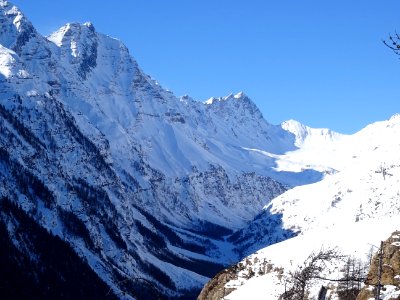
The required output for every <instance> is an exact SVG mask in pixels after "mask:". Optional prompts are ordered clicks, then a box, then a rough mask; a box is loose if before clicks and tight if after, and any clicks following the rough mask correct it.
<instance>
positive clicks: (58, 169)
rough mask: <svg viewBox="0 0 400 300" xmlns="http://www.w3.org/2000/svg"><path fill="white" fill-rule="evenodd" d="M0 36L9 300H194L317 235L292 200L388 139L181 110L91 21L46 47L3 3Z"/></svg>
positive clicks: (219, 102) (213, 102) (196, 107)
mask: <svg viewBox="0 0 400 300" xmlns="http://www.w3.org/2000/svg"><path fill="white" fill-rule="evenodd" d="M0 25H1V27H0V120H1V121H0V199H1V200H0V206H1V209H0V232H1V236H0V238H1V239H2V240H3V242H4V243H5V245H7V249H9V250H8V251H2V252H0V259H1V260H3V262H5V266H6V268H5V269H3V270H2V271H1V272H0V273H1V278H2V282H6V284H5V285H3V286H6V288H0V295H1V297H2V298H4V299H6V298H12V299H15V297H17V298H18V297H24V295H31V297H34V298H35V297H36V298H49V299H54V298H63V297H64V298H72V297H74V298H102V297H103V298H109V297H110V298H124V299H159V298H160V297H161V298H162V297H163V298H171V299H195V298H196V297H197V294H198V293H199V292H200V290H201V288H202V287H203V285H204V284H205V283H206V282H207V281H208V280H209V279H210V278H211V277H213V276H214V275H215V274H216V273H217V272H218V271H220V270H222V269H223V268H224V267H226V266H227V265H229V264H232V263H235V262H237V261H239V260H240V259H242V258H243V257H244V256H245V255H248V254H250V253H251V252H252V251H255V250H257V249H259V248H262V247H265V246H268V245H271V244H274V243H277V242H280V241H283V240H286V239H288V238H289V237H293V236H296V235H299V236H302V235H303V232H306V231H307V230H308V228H310V230H311V227H312V226H311V225H310V224H317V223H316V222H317V221H309V220H307V221H306V224H307V226H305V225H304V222H305V221H304V220H303V221H302V220H301V218H302V216H303V215H304V214H305V212H306V211H305V208H304V207H305V206H303V204H302V203H303V200H302V201H297V200H296V199H297V198H296V197H297V196H296V197H294V196H290V195H293V193H295V191H298V190H300V191H303V190H304V191H307V189H310V188H311V187H313V186H318V185H324V184H326V183H325V182H327V181H329V180H333V179H331V178H339V177H337V176H342V174H346V173H345V170H347V169H350V168H351V167H352V166H353V165H354V164H356V162H357V161H361V159H362V157H363V155H365V156H366V157H368V158H370V156H368V155H369V154H367V153H370V152H369V151H370V150H371V149H370V148H371V147H378V148H377V149H379V151H381V150H380V149H385V148H384V147H385V145H391V143H394V142H395V140H396V138H395V136H390V138H388V137H386V138H384V136H385V135H387V132H389V130H395V129H390V128H391V127H390V128H389V129H387V128H386V127H384V126H383V125H382V126H383V127H384V128H382V129H381V131H379V132H378V133H375V131H373V130H372V129H369V128H367V129H365V130H364V131H361V132H360V133H358V134H356V135H354V136H344V135H341V134H338V133H335V132H332V131H330V130H328V129H311V128H308V127H306V126H304V125H302V124H299V123H297V122H296V121H287V122H285V123H283V124H281V125H272V124H269V123H268V122H267V121H265V119H264V118H263V116H262V114H261V112H260V111H259V109H258V108H257V107H256V105H255V104H254V103H253V102H252V101H251V100H250V99H249V97H247V96H246V95H245V94H244V93H238V94H236V95H233V94H232V95H229V96H227V97H223V98H211V99H209V100H207V101H205V102H200V101H196V100H194V99H192V98H190V97H188V96H184V97H180V98H179V97H176V96H175V95H174V94H173V93H172V92H170V91H167V90H165V89H163V88H162V87H161V86H160V84H159V83H157V82H156V81H155V80H153V79H152V78H151V77H149V76H148V75H146V74H145V73H144V72H143V71H142V70H141V69H140V67H139V66H138V64H137V62H136V61H135V60H134V58H133V57H132V56H131V55H130V53H129V51H128V49H127V48H126V47H125V46H124V45H123V44H122V43H121V42H120V41H119V40H117V39H114V38H111V37H108V36H106V35H104V34H101V33H98V32H97V31H96V29H95V27H94V25H93V24H91V23H85V24H77V23H71V24H67V25H65V26H63V27H62V28H60V29H59V30H58V31H56V32H55V33H53V34H51V35H50V36H48V37H43V36H42V35H40V34H39V33H38V32H37V31H36V29H35V28H34V27H33V25H32V24H31V23H30V21H29V20H27V18H26V17H25V16H24V15H23V13H22V12H21V11H20V10H19V9H18V8H16V7H15V6H13V4H12V3H10V2H8V1H4V0H0ZM397 121H398V118H397V117H394V118H393V119H391V120H390V121H388V122H389V123H388V124H392V125H390V126H392V127H393V128H396V124H397V123H398V122H397ZM385 124H386V123H385ZM371 126H378V125H371ZM385 126H386V125H385ZM388 126H389V125H388ZM371 128H375V127H371ZM385 130H386V131H385ZM369 131H371V133H369ZM374 139H377V140H379V141H380V142H379V143H378V144H376V145H375V144H372V141H374ZM370 142H371V143H370ZM369 143H370V144H369ZM396 146H398V145H397V144H396ZM390 149H391V148H390ZM396 149H397V148H396ZM371 151H375V150H371ZM376 151H377V152H373V153H378V152H379V151H378V150H376ZM382 151H383V150H382ZM388 151H389V150H388ZM371 153H372V152H371ZM339 154H340V155H339ZM385 155H386V154H382V156H379V160H380V161H379V162H378V163H379V165H380V164H383V163H385V164H386V165H385V166H387V167H389V166H392V163H390V164H389V161H387V159H386V158H387V157H389V156H385ZM373 158H374V159H377V158H376V157H373ZM367 161H368V162H369V160H368V159H367ZM362 162H363V164H364V160H363V161H362ZM374 162H376V161H374ZM357 166H358V165H357ZM376 167H377V166H375V165H374V166H371V168H376ZM393 168H394V167H393ZM393 168H391V169H390V170H391V171H390V172H392V173H393V174H392V176H390V178H388V181H385V182H389V180H394V179H395V178H396V177H395V169H393ZM392 169H393V170H392ZM360 170H363V169H360ZM349 173H351V172H350V171H349ZM349 173H347V174H349ZM357 174H358V173H357ZM374 174H375V173H374ZM343 176H344V175H343ZM348 176H350V177H351V178H352V179H355V178H357V177H353V176H352V175H348ZM376 176H378V177H380V176H379V175H376ZM388 176H389V175H388ZM321 180H322V181H321ZM341 182H342V181H341ZM341 184H343V185H345V184H346V183H345V182H344V181H343V182H342V183H341ZM329 188H331V187H330V186H329ZM332 189H333V187H332ZM288 190H289V191H288ZM286 191H288V192H286ZM340 191H341V192H342V193H345V191H344V190H343V189H341V190H340ZM285 192H286V193H285ZM335 192H336V193H338V192H339V191H335ZM321 193H322V194H324V195H325V192H321ZM310 195H311V196H313V195H315V194H313V193H312V192H310ZM326 195H328V193H326ZM329 195H330V194H329ZM346 195H347V194H346ZM354 195H355V194H354ZM278 196H279V197H278ZM311 196H310V197H311ZM299 197H300V196H299ZM304 197H305V198H307V197H306V196H304ZM327 197H328V196H327ZM340 197H342V198H343V195H342V196H340ZM328 198H329V199H328V200H326V201H330V199H331V197H330V196H329V197H328ZM282 199H285V200H282ZM299 199H300V198H299ZM304 201H305V200H304ZM309 201H311V200H309ZM360 201H361V200H360ZM282 203H286V204H282ZM324 203H325V202H324ZM341 203H346V202H341V201H339V200H338V202H337V203H336V204H337V205H338V206H340V205H342V204H341ZM304 205H306V204H304ZM307 205H308V204H307ZM357 205H358V204H357ZM306 207H309V206H306ZM315 207H318V206H315ZM263 208H264V209H263ZM322 208H323V209H326V207H325V206H323V207H322ZM293 210H299V212H298V213H295V212H293ZM332 211H336V210H334V209H332ZM346 211H349V213H350V210H347V209H346ZM329 213H331V212H329ZM319 214H321V212H320V213H319ZM362 216H363V215H361V214H360V218H361V217H362ZM304 217H306V216H305V215H304ZM307 218H309V219H310V220H311V219H312V220H314V219H315V220H317V216H314V215H312V216H308V215H307ZM326 220H328V219H326ZM329 220H331V219H329ZM304 236H305V235H304ZM50 250H51V251H50ZM66 262H68V263H66ZM79 270H81V271H79ZM21 278H23V280H24V282H26V283H27V284H26V294H19V292H18V290H19V289H18V287H19V286H20V284H21V283H20V279H21ZM49 278H52V280H49ZM67 283H68V284H67ZM93 287H98V288H97V289H95V290H94V289H93Z"/></svg>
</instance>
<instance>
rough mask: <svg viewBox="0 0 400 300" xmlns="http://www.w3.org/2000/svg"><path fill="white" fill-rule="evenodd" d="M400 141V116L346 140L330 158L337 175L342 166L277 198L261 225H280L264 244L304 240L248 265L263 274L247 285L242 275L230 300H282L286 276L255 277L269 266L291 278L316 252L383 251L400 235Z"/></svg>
mask: <svg viewBox="0 0 400 300" xmlns="http://www.w3.org/2000/svg"><path fill="white" fill-rule="evenodd" d="M399 137H400V118H399V115H395V116H393V117H392V118H391V119H390V120H387V121H383V122H377V123H374V124H371V125H369V126H367V127H366V128H365V129H363V130H361V131H360V132H358V133H356V134H354V135H352V136H349V137H346V139H344V140H342V139H339V140H338V141H336V142H335V147H333V149H334V150H335V152H333V153H331V154H332V158H331V161H332V163H334V164H335V165H336V167H337V168H338V169H339V167H338V166H340V171H339V172H337V173H335V174H331V175H328V176H326V177H325V179H323V180H322V181H320V182H317V183H314V184H309V185H304V186H299V187H295V188H293V189H291V190H289V191H287V192H285V193H284V194H282V195H280V196H278V197H277V198H275V199H273V200H272V201H271V203H270V204H269V205H267V206H266V207H265V208H264V209H265V211H266V212H268V213H267V214H264V216H265V218H264V219H263V220H262V222H263V223H262V224H269V223H270V222H271V220H273V219H274V218H275V219H276V218H277V219H279V223H278V224H279V225H280V226H275V227H273V228H272V229H271V228H269V232H268V236H264V234H263V230H262V229H259V230H258V233H259V239H258V242H259V243H260V244H266V243H267V242H268V241H267V240H268V238H269V236H271V235H272V236H274V235H278V236H279V235H280V234H281V233H282V231H283V232H292V233H293V235H297V236H296V237H294V238H291V239H289V240H286V241H283V242H281V243H278V244H275V245H272V246H269V247H266V248H264V249H262V250H259V251H257V252H256V253H254V254H252V255H250V256H249V257H248V258H246V259H245V260H243V262H245V261H246V260H248V261H251V262H253V261H254V260H256V262H255V263H253V265H252V269H253V271H254V272H255V273H256V275H255V277H254V278H251V279H250V280H247V279H246V276H247V275H246V274H247V273H246V272H245V271H243V272H242V274H241V275H240V274H239V278H238V279H237V280H231V281H230V282H228V283H227V285H226V288H232V287H233V288H237V290H236V291H234V292H232V293H231V294H229V296H227V297H226V299H243V298H244V297H245V296H244V295H246V297H249V296H250V295H251V296H252V299H265V297H267V298H268V299H277V298H278V295H279V294H282V293H283V292H284V288H285V282H284V280H283V278H284V277H282V276H278V274H277V273H275V272H271V273H269V274H266V275H258V274H257V272H256V271H255V270H258V269H259V268H262V266H263V263H264V262H265V261H267V262H268V263H271V264H272V265H273V267H274V268H278V269H279V268H280V267H283V268H284V274H287V273H288V272H289V271H291V270H294V269H295V268H296V267H297V266H298V265H300V264H302V262H303V261H304V260H305V259H306V258H307V256H308V255H309V254H310V253H311V252H318V251H319V250H321V249H322V248H324V249H329V248H334V247H337V248H338V249H339V250H340V252H341V253H342V254H345V255H350V256H354V257H357V258H359V259H362V260H364V261H366V260H368V255H369V253H370V252H371V247H373V246H372V245H379V242H380V240H384V239H386V238H387V237H389V236H390V234H391V232H394V231H395V230H397V229H399V228H400V218H399V211H400V190H399V186H400V185H399V183H400V138H399ZM299 151H305V150H304V149H303V150H299ZM334 153H338V157H335V156H334ZM339 160H342V161H341V162H340V161H339ZM274 222H276V221H274ZM264 228H265V227H264ZM274 228H275V229H274ZM274 230H275V231H274ZM246 250H252V251H255V250H256V246H254V244H253V248H251V249H246ZM375 250H376V249H375ZM375 250H374V251H375ZM342 266H343V262H336V263H335V264H334V265H333V266H332V268H331V269H329V268H328V269H327V270H326V271H327V272H328V271H329V272H330V274H328V273H326V274H325V275H327V277H329V278H333V279H337V278H340V274H339V273H340V272H339V270H340V267H342ZM277 276H278V277H277ZM279 278H281V279H279ZM324 284H326V282H324V281H316V282H314V285H313V286H311V293H312V294H311V297H317V294H318V291H319V287H320V286H321V285H324Z"/></svg>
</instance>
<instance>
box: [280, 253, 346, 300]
mask: <svg viewBox="0 0 400 300" xmlns="http://www.w3.org/2000/svg"><path fill="white" fill-rule="evenodd" d="M340 258H341V256H340V255H339V254H338V253H337V251H336V250H333V249H329V250H323V249H321V250H320V251H319V252H318V253H312V254H311V255H310V256H309V257H308V258H307V259H306V260H305V262H304V263H303V265H301V266H300V267H299V268H298V269H297V270H295V271H294V272H290V273H289V278H288V282H289V289H288V290H286V291H285V293H283V294H282V295H281V296H280V298H279V299H280V300H305V299H307V294H308V291H307V287H308V285H309V284H310V283H311V282H312V280H314V279H321V273H322V271H323V270H324V269H325V268H326V266H327V263H328V262H330V261H332V260H335V259H340Z"/></svg>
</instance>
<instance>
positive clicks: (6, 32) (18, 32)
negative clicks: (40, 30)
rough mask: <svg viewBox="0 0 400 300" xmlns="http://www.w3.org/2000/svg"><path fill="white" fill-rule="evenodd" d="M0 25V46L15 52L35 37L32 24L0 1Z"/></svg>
mask: <svg viewBox="0 0 400 300" xmlns="http://www.w3.org/2000/svg"><path fill="white" fill-rule="evenodd" d="M0 24H1V29H2V30H1V32H0V44H2V45H3V46H4V47H6V48H9V49H12V50H14V51H16V52H20V50H21V48H22V47H23V46H24V45H25V44H27V43H28V42H29V40H30V39H31V38H32V37H34V36H37V32H36V30H35V28H34V27H33V25H32V23H31V22H30V21H29V20H28V19H27V18H26V17H25V16H24V15H23V13H22V12H21V11H20V10H19V9H18V8H17V7H16V6H14V5H13V4H12V3H10V2H8V1H4V0H3V1H0Z"/></svg>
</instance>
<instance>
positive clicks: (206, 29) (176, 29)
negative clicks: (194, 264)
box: [11, 0, 400, 133]
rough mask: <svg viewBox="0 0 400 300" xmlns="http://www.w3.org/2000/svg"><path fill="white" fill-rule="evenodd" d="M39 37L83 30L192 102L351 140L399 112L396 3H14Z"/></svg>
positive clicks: (399, 7) (399, 5) (179, 0)
mask: <svg viewBox="0 0 400 300" xmlns="http://www.w3.org/2000/svg"><path fill="white" fill-rule="evenodd" d="M11 2H12V3H14V4H15V5H17V6H18V7H19V8H20V9H21V10H22V11H23V12H24V13H25V15H26V16H27V17H28V18H29V19H30V20H31V21H32V23H33V24H34V26H36V28H37V29H38V30H39V32H41V33H42V34H45V35H46V34H49V33H51V32H52V31H54V30H56V29H58V28H59V27H61V26H62V25H64V24H65V23H67V22H74V21H77V22H86V21H91V22H92V23H93V24H94V26H95V27H96V29H97V30H98V31H100V32H103V33H106V34H108V35H110V36H113V37H116V38H119V39H120V40H122V41H123V42H124V43H125V44H126V45H127V46H128V48H129V49H130V52H131V54H132V55H133V56H134V57H135V58H136V60H137V61H138V62H139V64H140V66H141V67H142V69H143V70H144V71H145V72H146V73H148V74H149V75H151V76H152V77H154V78H155V79H156V80H158V81H159V82H160V83H161V85H162V86H163V87H165V88H167V89H170V90H172V91H173V92H174V93H175V94H176V95H184V94H188V95H190V96H192V97H193V98H195V99H196V100H206V99H207V98H209V97H212V96H225V95H228V94H229V93H237V92H239V91H244V92H245V93H246V94H247V95H249V96H250V98H251V99H252V100H253V101H254V102H255V103H256V104H257V106H258V107H259V108H260V110H261V111H262V113H263V115H264V117H265V119H266V120H267V121H269V122H270V123H273V124H279V123H280V122H282V121H284V120H287V119H296V120H298V121H300V122H302V123H304V124H306V125H309V126H312V127H328V128H331V129H333V130H336V131H339V132H342V133H353V132H356V131H358V130H360V129H361V128H363V127H364V126H366V125H367V124H369V123H372V122H374V121H378V120H384V119H387V118H389V117H390V116H391V115H393V114H395V113H397V112H399V113H400V91H399V90H400V84H399V83H400V59H399V58H400V57H397V56H395V55H394V54H393V53H391V52H390V50H389V49H387V48H386V47H385V46H384V45H383V44H382V42H381V40H382V39H383V38H386V37H387V36H388V34H389V33H394V31H395V30H396V29H398V30H399V31H400V15H399V11H400V1H398V0H386V1H365V0H363V1H362V0H352V1H349V0H336V1H317V0H313V1H310V0H302V1H298V0H287V1H278V0H275V1H269V0H249V1H238V0H230V1H228V0H201V1H200V0H197V1H196V0H169V1H164V0H125V1H92V0H88V1H85V0H80V1H77V0H68V1H66V0H57V1H54V0H53V1H50V0H46V1H45V0H35V1H31V0H29V1H28V0H14V1H11Z"/></svg>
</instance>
